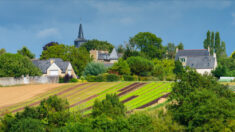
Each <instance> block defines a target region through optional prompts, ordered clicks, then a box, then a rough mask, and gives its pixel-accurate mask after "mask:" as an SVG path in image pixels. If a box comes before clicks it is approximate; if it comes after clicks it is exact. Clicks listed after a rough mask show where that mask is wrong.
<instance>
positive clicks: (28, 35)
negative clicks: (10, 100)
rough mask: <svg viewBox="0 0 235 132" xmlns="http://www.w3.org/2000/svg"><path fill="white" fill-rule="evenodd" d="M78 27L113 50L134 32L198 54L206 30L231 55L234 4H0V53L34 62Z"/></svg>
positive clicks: (181, 0)
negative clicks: (26, 52)
mask: <svg viewBox="0 0 235 132" xmlns="http://www.w3.org/2000/svg"><path fill="white" fill-rule="evenodd" d="M80 23H82V24H83V31H84V36H85V38H86V39H98V40H105V41H108V42H110V43H112V44H113V45H115V46H118V45H119V44H124V43H125V42H128V40H129V38H130V37H133V36H134V35H135V34H137V33H138V32H151V33H154V34H156V35H157V37H160V38H162V40H163V45H167V43H169V42H171V43H174V44H178V43H180V42H182V43H183V44H184V46H185V49H202V48H203V40H204V39H205V38H206V32H207V31H208V30H210V31H214V32H217V31H218V32H220V37H221V40H222V41H225V43H226V49H227V54H228V55H230V54H231V53H232V52H233V51H234V50H235V2H233V1H229V0H66V1H65V0H0V49H1V48H5V49H6V50H7V52H11V53H16V52H17V50H19V49H21V48H22V47H23V46H26V47H28V48H29V49H30V50H31V51H32V52H33V53H35V54H36V56H37V57H39V56H40V54H41V52H42V47H43V46H44V45H45V44H47V43H49V42H51V41H55V42H59V43H63V44H66V45H73V43H74V40H75V39H76V37H77V35H78V28H79V24H80Z"/></svg>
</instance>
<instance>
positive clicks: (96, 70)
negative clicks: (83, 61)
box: [84, 62, 107, 76]
mask: <svg viewBox="0 0 235 132" xmlns="http://www.w3.org/2000/svg"><path fill="white" fill-rule="evenodd" d="M106 71H107V68H106V67H105V66H104V64H103V63H96V62H91V63H88V64H87V65H86V67H85V70H84V75H85V76H88V75H94V76H97V75H99V74H102V73H105V72H106Z"/></svg>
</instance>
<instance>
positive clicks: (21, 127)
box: [9, 118, 46, 132]
mask: <svg viewBox="0 0 235 132" xmlns="http://www.w3.org/2000/svg"><path fill="white" fill-rule="evenodd" d="M9 132H46V130H45V128H44V125H43V124H42V122H41V121H40V120H38V119H32V118H23V119H20V120H18V121H17V122H15V124H13V126H12V127H11V129H10V130H9Z"/></svg>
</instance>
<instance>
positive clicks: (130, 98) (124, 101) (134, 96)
mask: <svg viewBox="0 0 235 132" xmlns="http://www.w3.org/2000/svg"><path fill="white" fill-rule="evenodd" d="M136 97H138V95H133V96H131V97H129V98H126V99H124V100H123V101H121V102H122V103H126V102H128V101H130V100H132V99H134V98H136Z"/></svg>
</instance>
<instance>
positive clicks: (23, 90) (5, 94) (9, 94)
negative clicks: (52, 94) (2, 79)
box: [0, 84, 65, 108]
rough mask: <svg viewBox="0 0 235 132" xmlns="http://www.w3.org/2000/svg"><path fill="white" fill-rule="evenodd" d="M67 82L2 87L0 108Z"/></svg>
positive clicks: (0, 89) (0, 90)
mask: <svg viewBox="0 0 235 132" xmlns="http://www.w3.org/2000/svg"><path fill="white" fill-rule="evenodd" d="M63 85H65V84H40V85H39V84H38V85H23V86H13V87H0V108H2V107H5V106H9V105H12V104H17V103H19V102H22V101H25V100H28V99H30V98H32V97H34V96H36V95H39V94H41V93H45V92H47V91H49V90H52V89H54V88H56V87H59V86H63Z"/></svg>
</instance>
